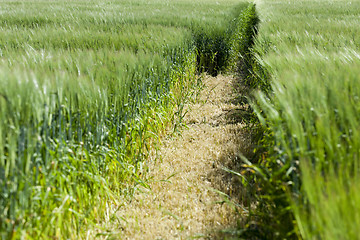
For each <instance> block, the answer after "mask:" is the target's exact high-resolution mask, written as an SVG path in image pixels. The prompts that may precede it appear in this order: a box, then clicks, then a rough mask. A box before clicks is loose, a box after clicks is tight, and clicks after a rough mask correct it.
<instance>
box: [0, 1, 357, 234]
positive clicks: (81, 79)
mask: <svg viewBox="0 0 360 240" xmlns="http://www.w3.org/2000/svg"><path fill="white" fill-rule="evenodd" d="M202 72H207V73H208V74H211V75H214V76H215V75H217V74H218V73H231V74H233V75H235V76H237V77H239V78H240V77H241V79H242V80H241V81H240V82H241V83H242V84H244V85H246V86H247V88H248V89H249V90H248V91H247V92H246V94H247V96H246V98H245V99H246V100H244V101H242V103H241V104H243V105H245V106H247V109H248V111H251V114H250V115H252V118H253V119H252V120H251V123H249V124H248V127H249V129H250V130H251V131H253V132H254V134H253V135H254V139H253V141H254V149H255V150H254V157H253V158H252V159H245V158H244V157H243V158H242V161H243V162H242V164H243V165H242V167H243V170H248V171H239V172H238V173H237V175H239V176H241V179H242V183H243V185H244V186H243V187H244V189H246V191H248V194H247V196H246V198H247V199H243V200H244V202H247V203H248V206H245V207H246V208H248V210H250V211H249V214H248V215H249V216H247V218H248V222H247V223H245V224H244V223H242V224H239V227H238V229H237V230H236V231H234V234H235V235H236V236H238V238H245V239H360V235H359V233H358V226H360V192H359V191H358V190H359V184H360V2H359V1H349V0H290V1H289V0H276V1H275V0H255V1H249V2H245V1H237V0H218V1H216V0H199V1H190V0H162V1H160V0H109V1H106V0H89V1H85V0H53V1H44V0H22V1H21V0H19V1H15V0H3V1H1V3H0V238H1V239H84V238H85V236H86V232H87V231H88V230H89V229H94V228H96V226H97V223H99V222H103V221H105V219H104V215H105V212H106V211H108V209H109V208H116V207H117V206H121V202H119V201H120V198H119V196H122V198H121V199H123V198H124V197H125V198H126V197H128V198H131V195H132V193H133V192H134V191H135V187H134V186H137V185H142V186H144V187H146V181H144V178H143V177H142V176H143V175H146V171H147V164H146V161H147V156H148V155H149V154H150V152H151V150H152V149H154V148H157V147H158V143H159V142H160V139H161V138H162V137H163V136H164V135H166V134H169V132H176V133H180V128H181V127H182V126H183V123H182V118H183V117H184V114H185V113H186V112H185V111H184V105H185V103H186V102H188V101H190V100H191V99H192V98H193V96H194V95H196V92H197V91H198V89H199V88H201V77H200V75H201V73H202ZM242 94H243V93H242ZM180 134H181V133H180ZM244 172H246V173H244ZM243 173H244V174H243ZM240 197H244V196H239V198H240ZM240 201H242V199H240ZM239 219H240V217H239ZM125 220H126V219H125ZM240 226H242V227H240ZM244 226H245V227H244ZM99 231H101V230H99Z"/></svg>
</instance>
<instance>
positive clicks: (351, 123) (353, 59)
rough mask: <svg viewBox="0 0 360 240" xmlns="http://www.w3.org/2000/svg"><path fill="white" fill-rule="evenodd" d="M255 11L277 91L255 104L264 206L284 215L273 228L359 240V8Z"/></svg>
mask: <svg viewBox="0 0 360 240" xmlns="http://www.w3.org/2000/svg"><path fill="white" fill-rule="evenodd" d="M257 9H258V11H259V17H260V19H261V20H262V23H261V24H260V27H259V35H258V40H257V43H256V48H255V49H256V52H257V53H258V57H259V59H261V62H262V63H263V65H264V66H266V68H267V70H268V71H269V74H270V76H271V85H272V91H273V92H272V93H270V94H267V95H266V94H259V95H258V98H257V112H258V114H259V117H260V119H261V121H262V122H263V123H264V125H266V126H267V132H268V133H269V136H270V137H269V138H268V141H270V142H268V143H269V145H270V146H271V147H269V148H268V151H269V152H268V153H270V156H271V157H270V159H267V160H264V161H262V163H261V165H262V173H263V174H264V175H266V177H263V179H264V182H268V183H270V182H271V184H272V188H271V189H270V188H269V189H270V190H269V191H268V192H267V193H265V194H264V197H263V198H262V199H263V200H264V199H265V198H266V199H272V201H273V203H275V204H277V206H276V207H269V208H268V209H267V210H268V211H269V212H272V213H273V214H274V215H276V214H275V212H276V211H277V213H278V214H277V215H280V216H279V217H278V218H275V217H274V218H273V220H271V222H272V224H271V225H270V226H271V227H272V228H273V229H277V230H278V231H280V234H283V235H280V236H282V237H285V236H286V234H288V235H287V237H289V236H293V237H302V238H304V239H358V238H359V234H358V226H359V224H360V209H359V199H360V195H359V191H357V190H356V189H357V188H358V186H359V183H360V179H359V159H360V152H359V149H360V135H359V126H360V107H359V106H360V105H359V101H360V99H359V96H360V81H359V80H360V67H359V66H360V2H358V1H342V0H339V1H330V0H329V1H305V0H303V1H272V0H263V1H261V0H260V1H257ZM266 186H269V185H266ZM267 194H268V195H267ZM284 199H288V200H284ZM290 205H291V206H292V208H288V207H289V206H290ZM273 206H275V205H273ZM269 209H270V210H269ZM286 215H287V217H286ZM289 216H290V217H289ZM285 219H287V220H285ZM284 229H285V233H284V232H281V231H283V230H284ZM286 229H287V230H288V229H293V230H292V231H293V232H292V233H291V232H287V230H286ZM278 236H279V235H278Z"/></svg>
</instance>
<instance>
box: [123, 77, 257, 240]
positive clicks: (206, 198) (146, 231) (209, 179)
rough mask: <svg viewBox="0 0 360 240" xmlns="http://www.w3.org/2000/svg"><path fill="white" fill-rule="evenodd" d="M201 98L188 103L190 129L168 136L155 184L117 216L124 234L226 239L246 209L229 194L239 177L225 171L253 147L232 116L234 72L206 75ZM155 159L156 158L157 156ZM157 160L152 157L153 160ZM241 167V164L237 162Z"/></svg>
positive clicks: (153, 170) (235, 191)
mask: <svg viewBox="0 0 360 240" xmlns="http://www.w3.org/2000/svg"><path fill="white" fill-rule="evenodd" d="M203 81H204V85H205V86H204V89H203V90H202V92H201V93H200V96H199V98H200V101H198V102H197V103H196V104H191V105H189V106H187V108H188V110H189V112H188V113H187V115H186V117H185V121H186V124H187V126H188V128H187V129H184V130H183V132H182V134H181V136H176V137H174V138H172V139H165V140H164V141H163V144H162V147H161V148H160V149H159V151H158V152H157V156H153V157H154V159H160V160H157V162H154V163H153V164H152V165H151V166H150V173H149V174H150V177H151V179H152V180H151V181H150V189H141V191H137V193H136V194H135V196H134V199H133V201H132V202H131V203H129V204H128V205H127V206H124V207H123V208H122V209H121V210H120V211H119V212H118V216H119V217H121V218H122V219H125V220H126V221H123V224H122V226H121V229H122V234H121V235H122V236H121V238H122V239H193V238H197V239H223V236H221V234H220V233H219V231H220V230H223V229H227V228H229V227H230V228H231V227H233V226H234V225H236V221H237V220H238V219H239V217H241V215H242V212H241V211H242V210H241V208H238V207H237V211H238V213H236V211H235V209H234V208H236V207H235V206H234V205H231V204H226V203H225V204H224V200H226V199H227V197H225V196H224V195H223V194H219V193H218V192H217V191H216V190H214V189H217V190H219V191H221V192H223V193H225V194H227V195H228V196H230V199H231V198H233V199H238V198H239V196H240V195H241V194H242V193H241V188H240V184H239V183H238V181H239V179H238V177H236V176H234V175H233V174H230V173H228V172H226V171H224V170H223V168H224V167H227V168H232V169H233V167H234V166H235V165H236V163H238V162H239V161H238V158H239V155H240V152H241V153H243V154H244V153H245V154H246V152H248V151H251V146H250V141H249V137H248V135H247V134H246V131H245V130H244V129H243V125H242V124H240V123H236V122H234V121H233V120H232V118H231V116H232V115H234V112H236V111H238V106H236V105H234V104H232V103H231V100H232V95H233V94H232V81H233V78H231V77H224V76H218V77H209V76H206V77H205V78H204V80H203ZM154 161H155V160H154ZM150 162H152V161H150ZM235 167H236V166H235Z"/></svg>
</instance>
